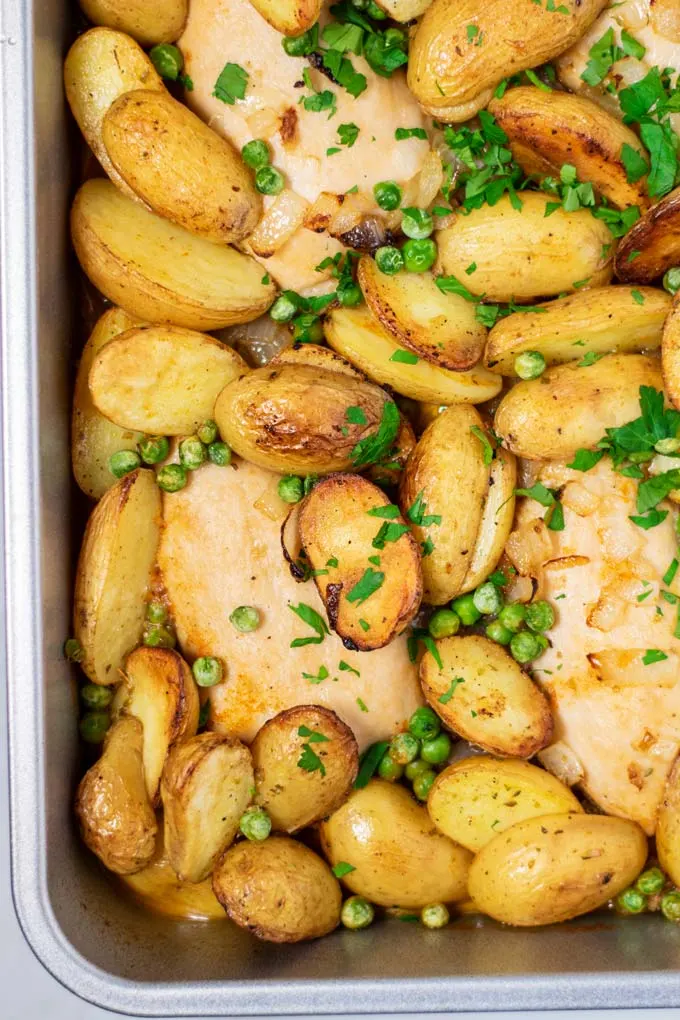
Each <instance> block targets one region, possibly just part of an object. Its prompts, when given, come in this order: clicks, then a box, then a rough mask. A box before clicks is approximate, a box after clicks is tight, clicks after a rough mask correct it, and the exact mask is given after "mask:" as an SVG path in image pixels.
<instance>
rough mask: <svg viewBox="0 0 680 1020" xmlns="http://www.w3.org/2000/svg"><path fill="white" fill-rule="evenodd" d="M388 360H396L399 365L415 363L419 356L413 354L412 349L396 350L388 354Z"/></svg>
mask: <svg viewBox="0 0 680 1020" xmlns="http://www.w3.org/2000/svg"><path fill="white" fill-rule="evenodd" d="M389 360H390V361H396V362H398V363H399V364H401V365H417V364H418V362H419V361H420V358H419V357H418V355H417V354H414V353H413V351H403V350H398V351H395V352H394V354H392V355H391V356H390V359H389Z"/></svg>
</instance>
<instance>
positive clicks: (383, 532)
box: [371, 521, 410, 549]
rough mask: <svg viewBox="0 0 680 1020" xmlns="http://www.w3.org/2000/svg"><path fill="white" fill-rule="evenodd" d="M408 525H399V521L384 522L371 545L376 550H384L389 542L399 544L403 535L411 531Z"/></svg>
mask: <svg viewBox="0 0 680 1020" xmlns="http://www.w3.org/2000/svg"><path fill="white" fill-rule="evenodd" d="M409 530H410V529H409V526H408V524H399V523H398V522H397V521H384V522H383V523H382V524H381V525H380V530H379V531H378V534H377V535H376V536H375V538H374V539H373V542H372V543H371V544H372V546H373V548H374V549H384V548H385V545H386V543H387V542H397V541H399V539H400V538H401V536H402V535H405V534H406V533H407V532H408V531H409Z"/></svg>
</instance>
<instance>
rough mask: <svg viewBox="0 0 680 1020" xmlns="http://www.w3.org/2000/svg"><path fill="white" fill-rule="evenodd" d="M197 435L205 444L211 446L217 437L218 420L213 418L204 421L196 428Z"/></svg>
mask: <svg viewBox="0 0 680 1020" xmlns="http://www.w3.org/2000/svg"><path fill="white" fill-rule="evenodd" d="M196 435H197V436H198V438H199V439H200V440H201V442H202V443H203V445H204V446H210V444H211V443H214V442H215V440H216V439H217V422H215V421H213V420H212V418H209V419H208V420H207V421H204V422H203V424H202V425H199V426H198V428H197V429H196Z"/></svg>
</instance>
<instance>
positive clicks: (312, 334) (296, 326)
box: [292, 312, 323, 344]
mask: <svg viewBox="0 0 680 1020" xmlns="http://www.w3.org/2000/svg"><path fill="white" fill-rule="evenodd" d="M292 326H293V340H294V341H295V343H298V344H299V343H302V344H315V343H318V342H319V340H323V328H322V326H321V319H320V318H319V316H318V315H313V314H312V313H311V312H306V313H305V314H304V315H298V317H297V318H296V319H293V322H292Z"/></svg>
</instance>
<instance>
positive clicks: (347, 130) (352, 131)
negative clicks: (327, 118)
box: [338, 123, 359, 149]
mask: <svg viewBox="0 0 680 1020" xmlns="http://www.w3.org/2000/svg"><path fill="white" fill-rule="evenodd" d="M338 137H339V138H340V144H341V145H346V146H347V148H348V149H351V148H352V146H353V145H354V143H355V142H356V140H357V138H358V137H359V128H358V127H357V125H356V124H351V123H350V124H341V125H340V126H339V127H338Z"/></svg>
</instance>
